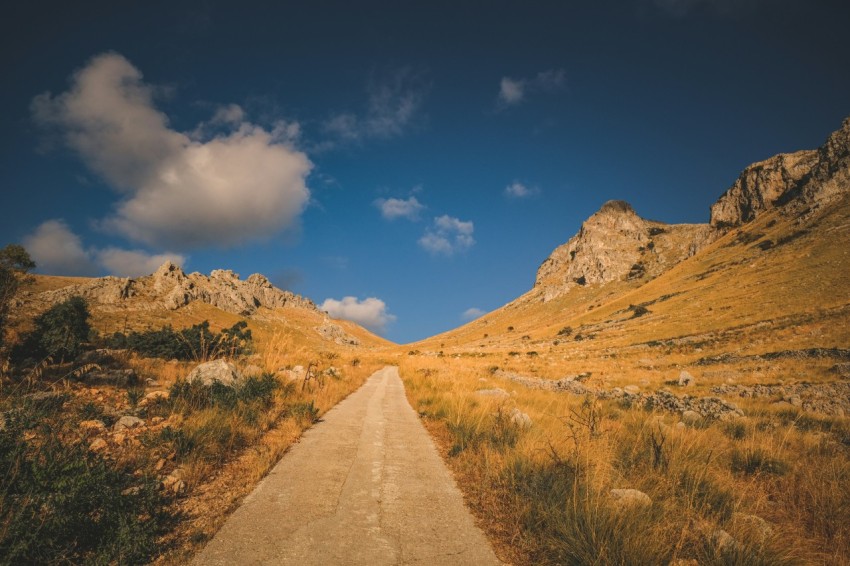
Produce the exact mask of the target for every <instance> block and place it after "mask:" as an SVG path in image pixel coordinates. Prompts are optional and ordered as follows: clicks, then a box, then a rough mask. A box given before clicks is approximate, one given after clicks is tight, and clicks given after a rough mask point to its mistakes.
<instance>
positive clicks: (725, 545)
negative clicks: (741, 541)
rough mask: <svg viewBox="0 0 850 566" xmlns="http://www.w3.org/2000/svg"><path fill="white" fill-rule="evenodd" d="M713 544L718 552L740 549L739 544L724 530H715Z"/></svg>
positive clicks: (712, 535)
mask: <svg viewBox="0 0 850 566" xmlns="http://www.w3.org/2000/svg"><path fill="white" fill-rule="evenodd" d="M710 538H711V544H713V545H714V548H716V549H717V551H718V552H720V553H724V552H731V551H733V550H735V549H736V548H737V547H738V542H737V541H736V540H735V539H734V538H733V537H732V535H730V534H729V533H727V532H726V531H724V530H723V529H714V531H713V532H712V533H711V537H710Z"/></svg>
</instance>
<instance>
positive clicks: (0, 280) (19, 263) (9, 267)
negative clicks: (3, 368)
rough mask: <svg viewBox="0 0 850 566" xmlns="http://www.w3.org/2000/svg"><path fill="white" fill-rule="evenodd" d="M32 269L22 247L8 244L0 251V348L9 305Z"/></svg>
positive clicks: (31, 262) (32, 265)
mask: <svg viewBox="0 0 850 566" xmlns="http://www.w3.org/2000/svg"><path fill="white" fill-rule="evenodd" d="M34 268H35V263H34V262H33V261H32V259H31V258H30V256H29V254H28V253H27V251H26V250H25V249H24V248H23V247H21V246H19V245H17V244H9V245H7V246H6V247H5V248H3V249H2V250H0V348H2V347H3V343H4V341H3V338H4V335H5V334H6V319H7V318H8V315H9V306H10V303H11V302H12V299H13V298H14V297H15V295H16V294H17V292H18V289H20V287H21V284H22V283H26V282H27V278H26V273H27V272H28V271H29V270H31V269H34Z"/></svg>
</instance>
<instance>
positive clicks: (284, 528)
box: [193, 367, 499, 566]
mask: <svg viewBox="0 0 850 566" xmlns="http://www.w3.org/2000/svg"><path fill="white" fill-rule="evenodd" d="M193 564H197V565H204V566H206V565H216V564H221V565H228V566H231V565H236V564H239V565H242V564H299V565H302V564H304V565H306V564H316V565H319V564H321V565H333V564H364V565H365V564H368V565H370V566H373V565H383V564H423V565H426V564H427V565H440V564H464V565H467V566H471V565H479V564H482V565H487V564H499V562H498V560H497V559H496V556H495V555H494V554H493V550H492V549H491V547H490V545H489V543H488V542H487V539H486V538H485V537H484V535H483V534H482V532H481V531H480V530H479V529H478V528H477V527H476V526H475V524H474V523H473V520H472V517H471V515H470V514H469V511H468V510H467V509H466V507H465V506H464V504H463V500H462V497H461V494H460V492H459V491H458V489H457V486H456V485H455V483H454V479H453V478H452V476H451V474H450V473H449V471H448V470H447V469H446V466H445V464H444V463H443V461H442V459H441V458H440V456H439V454H438V453H437V451H436V448H435V447H434V444H433V442H432V440H431V438H430V436H428V433H427V432H426V431H425V429H424V427H423V426H422V424H421V423H420V422H419V419H418V417H417V416H416V413H415V412H414V411H413V409H412V408H411V407H410V404H409V403H408V402H407V399H406V398H405V395H404V386H403V384H402V382H401V379H400V378H399V375H398V368H395V367H386V368H384V369H382V370H380V371H378V372H376V373H375V374H374V375H372V377H370V378H369V380H368V381H367V382H366V384H365V385H363V387H361V388H360V389H359V390H358V391H356V392H355V393H353V394H352V395H350V396H349V397H348V398H347V399H346V400H344V401H343V402H342V403H340V404H339V405H337V406H336V407H334V408H333V409H332V410H330V411H328V413H327V414H326V415H325V416H324V418H323V419H322V422H320V423H319V424H317V425H316V426H314V427H313V428H311V429H310V430H308V431H307V432H306V433H305V434H304V436H303V437H302V439H301V441H300V442H299V443H298V444H296V445H295V446H293V448H292V449H291V450H290V451H289V452H287V454H286V455H285V456H284V457H283V459H281V461H280V462H279V463H278V465H277V466H275V468H274V469H273V470H272V471H271V472H270V473H269V475H268V476H267V477H266V478H265V479H264V480H263V481H262V482H261V483H260V484H259V485H258V486H257V488H256V489H255V490H254V491H253V492H252V493H251V494H250V495H249V496H248V497H246V498H245V501H244V502H243V503H242V506H241V507H239V509H237V510H236V512H235V513H234V514H233V515H232V516H231V517H230V518H229V519H228V520H227V522H226V523H225V525H224V527H222V529H221V530H220V531H219V532H218V534H217V535H216V536H215V537H214V538H213V539H212V540H211V541H210V542H209V544H207V546H206V548H204V549H203V551H201V552H200V553H199V554H198V556H196V558H195V560H194V562H193Z"/></svg>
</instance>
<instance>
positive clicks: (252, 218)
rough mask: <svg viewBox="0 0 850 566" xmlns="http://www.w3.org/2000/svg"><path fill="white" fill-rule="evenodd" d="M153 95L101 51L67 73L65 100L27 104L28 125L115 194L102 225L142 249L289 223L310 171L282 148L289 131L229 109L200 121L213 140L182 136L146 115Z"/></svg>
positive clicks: (220, 240) (206, 241) (234, 238)
mask: <svg viewBox="0 0 850 566" xmlns="http://www.w3.org/2000/svg"><path fill="white" fill-rule="evenodd" d="M156 94H157V90H156V88H154V87H152V86H150V85H148V84H146V83H145V82H144V81H143V80H142V74H141V72H140V71H139V70H138V69H137V68H136V67H134V66H133V65H132V64H131V63H130V62H129V61H128V60H127V59H125V58H124V57H122V56H121V55H119V54H117V53H107V54H103V55H99V56H97V57H95V58H94V59H92V60H91V61H90V62H89V63H88V65H86V66H85V67H84V68H83V69H81V70H80V71H78V72H77V73H75V74H74V75H73V77H72V80H71V87H70V89H69V90H68V91H67V92H64V93H62V94H59V95H55V96H54V95H51V94H50V93H44V94H41V95H39V96H37V97H36V98H35V99H34V100H33V102H32V112H33V116H34V118H35V120H36V121H37V122H38V123H39V124H41V125H43V126H45V127H50V128H55V129H56V130H57V131H58V132H59V133H60V134H61V135H62V137H63V139H64V141H65V143H66V144H67V145H68V146H69V147H70V148H71V149H73V150H74V151H76V152H77V153H78V154H79V156H80V157H81V158H82V160H83V162H84V163H85V164H86V165H87V166H88V167H89V168H90V169H91V170H92V171H93V172H94V173H96V174H97V175H99V176H100V177H102V178H103V179H104V180H105V181H106V182H107V183H109V184H110V185H111V186H112V187H113V188H114V189H115V190H117V191H119V192H120V193H121V195H122V197H121V200H120V201H119V202H118V204H117V206H116V209H115V212H114V213H113V214H112V215H111V216H109V217H107V218H106V219H104V221H103V222H102V225H103V226H104V227H106V228H109V229H112V230H114V231H116V232H118V233H120V234H122V235H124V236H126V237H128V238H130V239H132V240H135V241H138V242H143V243H145V244H148V245H154V246H163V247H165V246H167V247H175V248H178V249H190V248H193V247H202V246H217V247H227V246H233V245H236V244H239V243H242V242H246V241H250V240H255V239H261V238H265V237H268V236H270V235H272V234H274V233H276V232H278V231H280V230H283V229H286V228H291V227H293V226H294V225H296V224H297V220H298V218H299V216H300V214H301V212H302V211H303V210H304V207H305V206H306V204H307V202H308V201H309V197H310V191H309V189H308V188H307V186H306V182H305V179H306V177H307V175H308V174H309V173H310V170H311V168H312V163H311V162H310V160H309V159H308V158H307V156H306V155H305V154H304V153H302V152H300V151H298V150H296V149H295V148H294V146H293V144H292V139H293V137H294V136H297V133H298V127H297V125H294V124H287V123H278V124H275V126H274V127H273V128H272V129H271V130H266V129H265V128H263V127H261V126H258V125H255V124H252V123H250V122H247V121H246V120H245V115H244V111H243V110H242V109H241V108H240V107H238V106H235V105H231V106H226V107H222V108H219V109H218V110H217V111H216V113H215V115H214V116H213V118H212V120H211V121H210V122H209V123H208V124H211V125H213V126H216V128H213V130H212V131H215V132H216V133H214V134H210V133H209V132H210V129H208V128H203V127H199V128H196V129H195V130H194V131H193V132H192V133H190V134H186V133H182V132H178V131H176V130H174V129H172V128H171V127H170V125H169V123H168V118H167V116H166V115H165V114H163V113H162V112H160V111H159V110H157V109H156V107H155V106H154V99H155V96H156ZM202 126H203V125H202ZM225 126H226V128H225V131H224V132H222V127H225ZM205 136H207V137H205Z"/></svg>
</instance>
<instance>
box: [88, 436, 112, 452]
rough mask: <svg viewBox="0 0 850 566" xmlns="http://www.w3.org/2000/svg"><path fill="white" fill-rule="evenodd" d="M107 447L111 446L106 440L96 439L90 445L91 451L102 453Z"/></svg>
mask: <svg viewBox="0 0 850 566" xmlns="http://www.w3.org/2000/svg"><path fill="white" fill-rule="evenodd" d="M107 446H109V444H108V443H107V442H106V440H104V439H102V438H95V439H94V440H92V442H91V444H89V450H91V451H92V452H100V451H101V450H105V449H106V447H107Z"/></svg>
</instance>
